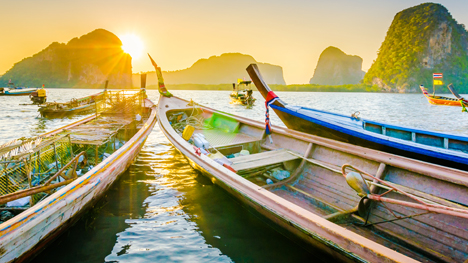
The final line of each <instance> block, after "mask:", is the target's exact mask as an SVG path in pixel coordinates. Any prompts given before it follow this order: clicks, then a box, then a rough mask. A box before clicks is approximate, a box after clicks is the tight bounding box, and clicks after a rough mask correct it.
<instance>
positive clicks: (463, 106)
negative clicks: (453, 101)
mask: <svg viewBox="0 0 468 263" xmlns="http://www.w3.org/2000/svg"><path fill="white" fill-rule="evenodd" d="M459 101H460V104H461V106H462V112H468V110H467V109H466V108H465V103H463V99H459Z"/></svg>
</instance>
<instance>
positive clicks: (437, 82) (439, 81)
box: [434, 79, 444, 85]
mask: <svg viewBox="0 0 468 263" xmlns="http://www.w3.org/2000/svg"><path fill="white" fill-rule="evenodd" d="M434 85H444V82H443V81H442V80H440V79H434Z"/></svg>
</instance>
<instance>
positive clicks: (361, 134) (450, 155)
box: [271, 105, 468, 164]
mask: <svg viewBox="0 0 468 263" xmlns="http://www.w3.org/2000/svg"><path fill="white" fill-rule="evenodd" d="M271 107H272V108H273V109H277V110H279V111H282V112H285V113H287V114H290V115H293V116H296V117H298V118H301V119H305V120H307V121H310V122H313V123H315V124H317V125H321V126H323V127H326V128H329V129H333V130H336V131H339V132H342V133H344V134H347V135H350V136H354V137H357V138H361V139H364V140H367V141H370V142H374V143H378V144H382V145H386V146H389V147H393V148H396V149H400V150H404V151H409V152H413V153H418V154H423V155H427V156H430V157H434V158H441V157H442V156H443V159H445V160H448V161H453V162H457V163H462V164H464V163H466V162H467V161H468V154H467V153H465V152H462V151H457V150H450V149H445V148H439V147H435V146H430V145H426V144H421V143H416V142H413V141H406V140H403V139H399V138H395V137H391V136H386V135H382V134H379V133H374V132H371V131H368V130H364V129H363V131H360V130H353V129H349V128H345V127H343V126H340V125H336V124H334V123H332V122H327V121H324V120H320V119H317V118H314V117H310V116H307V115H304V114H300V113H297V112H294V111H292V110H290V109H288V108H283V107H278V106H276V105H271ZM298 115H301V116H298ZM449 139H450V138H449Z"/></svg>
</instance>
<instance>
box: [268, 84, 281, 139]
mask: <svg viewBox="0 0 468 263" xmlns="http://www.w3.org/2000/svg"><path fill="white" fill-rule="evenodd" d="M278 99H279V98H278V96H276V94H275V93H274V92H273V91H269V92H268V94H267V98H266V100H265V108H266V113H265V132H266V135H267V136H268V137H269V138H270V142H271V143H273V140H272V139H271V132H272V129H271V122H270V111H269V107H270V105H271V104H273V103H274V102H275V101H277V100H278Z"/></svg>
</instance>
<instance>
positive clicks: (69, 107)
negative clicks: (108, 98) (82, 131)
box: [38, 92, 104, 118]
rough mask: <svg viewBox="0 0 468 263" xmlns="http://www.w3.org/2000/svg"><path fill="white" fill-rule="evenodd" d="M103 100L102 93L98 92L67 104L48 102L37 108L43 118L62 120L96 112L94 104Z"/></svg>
mask: <svg viewBox="0 0 468 263" xmlns="http://www.w3.org/2000/svg"><path fill="white" fill-rule="evenodd" d="M103 98H104V92H99V93H96V94H93V95H89V96H86V97H83V98H79V99H72V100H70V101H68V102H64V103H59V102H48V103H46V104H43V105H40V106H39V110H38V111H39V113H40V114H41V116H42V117H44V118H62V117H65V116H70V115H74V114H84V113H89V112H92V111H95V110H96V103H99V102H100V101H101V100H102V99H103Z"/></svg>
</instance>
